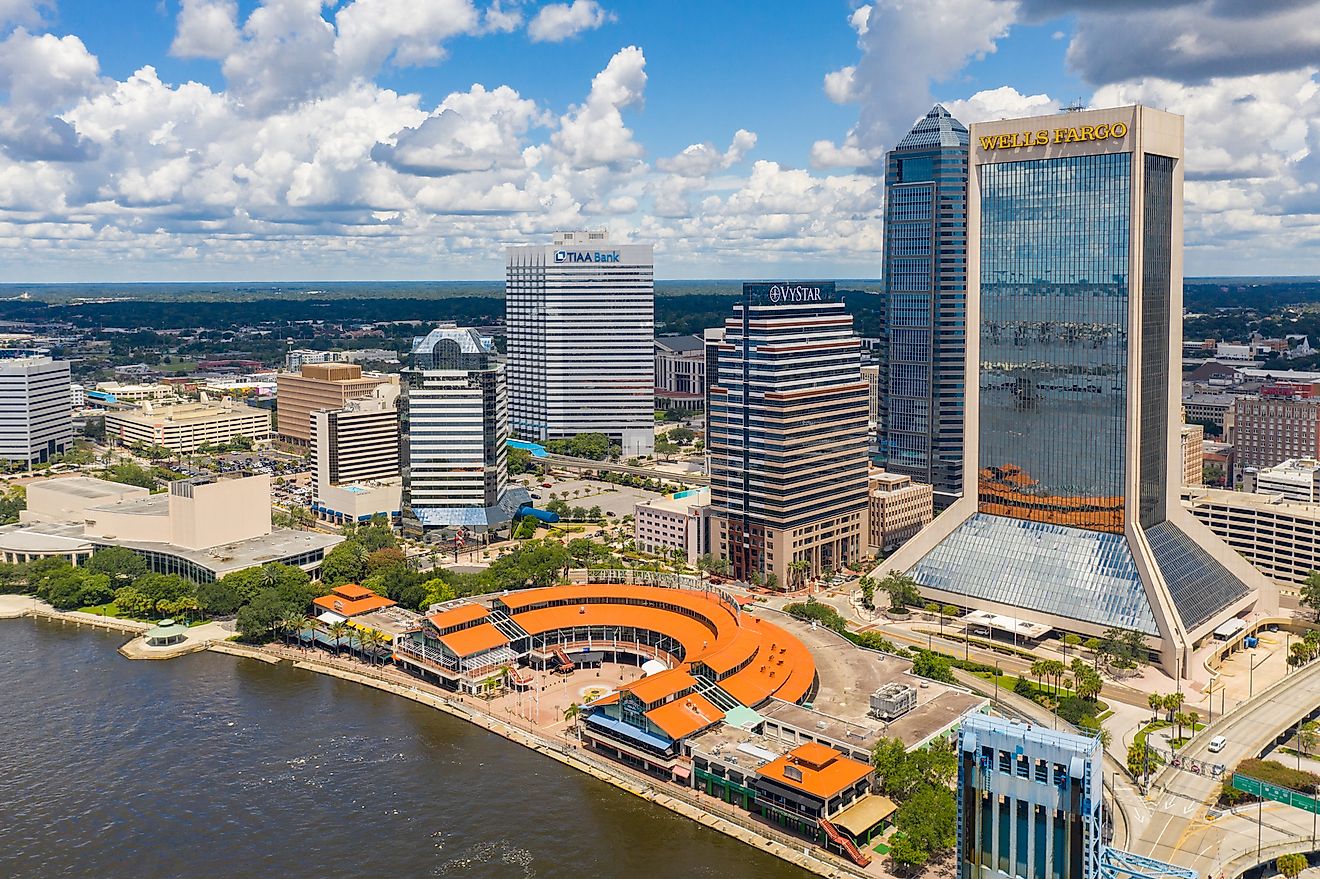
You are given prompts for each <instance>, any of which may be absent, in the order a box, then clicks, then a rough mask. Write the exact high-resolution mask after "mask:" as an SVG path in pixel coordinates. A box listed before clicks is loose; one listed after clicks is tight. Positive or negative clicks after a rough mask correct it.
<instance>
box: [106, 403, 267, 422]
mask: <svg viewBox="0 0 1320 879" xmlns="http://www.w3.org/2000/svg"><path fill="white" fill-rule="evenodd" d="M261 413H264V414H265V415H266V417H267V418H269V417H270V410H268V409H260V408H258V407H256V406H245V405H231V406H224V405H221V404H218V403H179V404H176V405H161V406H152V408H151V411H150V412H148V411H147V410H146V409H124V410H120V411H117V412H113V413H111V414H110V415H109V416H107V417H114V418H117V419H120V420H123V421H133V422H136V423H139V424H158V423H161V422H173V423H176V424H178V423H189V422H196V421H212V420H224V419H229V418H250V417H251V416H253V415H256V414H261Z"/></svg>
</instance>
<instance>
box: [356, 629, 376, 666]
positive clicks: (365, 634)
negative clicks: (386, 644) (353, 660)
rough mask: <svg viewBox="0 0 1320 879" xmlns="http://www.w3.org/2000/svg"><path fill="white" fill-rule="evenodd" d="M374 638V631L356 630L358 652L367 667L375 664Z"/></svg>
mask: <svg viewBox="0 0 1320 879" xmlns="http://www.w3.org/2000/svg"><path fill="white" fill-rule="evenodd" d="M376 637H377V636H376V630H375V629H358V633H357V639H358V650H359V651H361V653H362V660H363V661H364V662H366V663H367V664H368V665H375V664H376Z"/></svg>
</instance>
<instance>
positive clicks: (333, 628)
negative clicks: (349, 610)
mask: <svg viewBox="0 0 1320 879" xmlns="http://www.w3.org/2000/svg"><path fill="white" fill-rule="evenodd" d="M350 631H351V629H350V627H349V625H348V621H347V620H340V621H339V622H337V623H332V624H331V625H330V628H329V629H328V630H327V634H329V635H330V637H331V638H334V639H335V656H339V655H341V653H342V651H341V650H340V642H341V641H342V640H343V639H344V636H345V635H348V634H349V632H350Z"/></svg>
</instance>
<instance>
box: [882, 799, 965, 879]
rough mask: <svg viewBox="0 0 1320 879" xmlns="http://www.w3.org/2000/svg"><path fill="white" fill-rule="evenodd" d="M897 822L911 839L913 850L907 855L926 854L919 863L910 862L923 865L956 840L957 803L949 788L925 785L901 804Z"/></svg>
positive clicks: (942, 852)
mask: <svg viewBox="0 0 1320 879" xmlns="http://www.w3.org/2000/svg"><path fill="white" fill-rule="evenodd" d="M894 824H895V825H896V826H897V827H898V829H899V830H901V831H902V832H903V835H904V837H906V838H907V840H909V841H910V842H911V845H912V852H911V855H908V856H907V857H909V859H910V858H911V856H912V855H916V856H919V855H922V854H924V855H925V857H924V859H922V860H921V861H920V863H911V861H910V860H909V863H908V864H907V866H920V865H921V864H924V863H927V862H928V861H929V860H930V859H931V858H932V857H937V856H939V855H942V854H944V853H945V852H947V851H948V850H949V849H951V848H953V845H954V843H955V842H957V839H958V805H957V803H956V802H955V801H954V799H953V793H952V792H951V791H949V789H948V788H945V787H936V786H933V785H931V786H926V787H923V788H921V789H919V790H917V791H916V792H915V793H914V794H913V795H912V796H911V797H910V798H909V799H908V800H907V801H906V802H904V803H903V805H901V806H899V809H898V814H897V815H896V816H895V817H894Z"/></svg>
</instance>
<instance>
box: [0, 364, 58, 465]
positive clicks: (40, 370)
mask: <svg viewBox="0 0 1320 879" xmlns="http://www.w3.org/2000/svg"><path fill="white" fill-rule="evenodd" d="M72 446H73V391H72V381H71V380H70V378H69V362H68V361H67V360H52V359H51V358H49V357H15V358H12V359H5V360H0V461H5V462H10V463H13V464H22V465H25V466H26V465H31V464H43V463H45V462H46V461H49V460H50V459H51V457H52V456H54V455H57V454H59V453H61V452H64V451H66V450H67V449H69V448H71V447H72Z"/></svg>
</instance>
